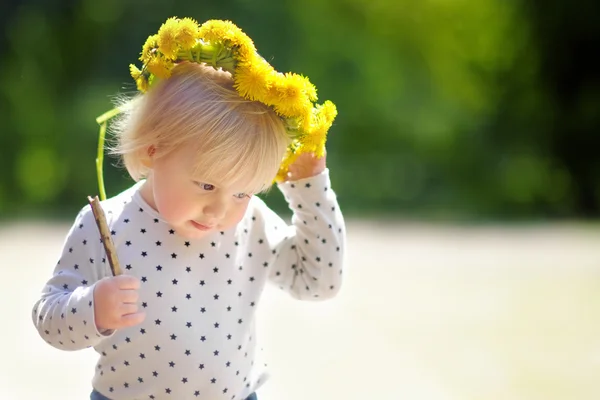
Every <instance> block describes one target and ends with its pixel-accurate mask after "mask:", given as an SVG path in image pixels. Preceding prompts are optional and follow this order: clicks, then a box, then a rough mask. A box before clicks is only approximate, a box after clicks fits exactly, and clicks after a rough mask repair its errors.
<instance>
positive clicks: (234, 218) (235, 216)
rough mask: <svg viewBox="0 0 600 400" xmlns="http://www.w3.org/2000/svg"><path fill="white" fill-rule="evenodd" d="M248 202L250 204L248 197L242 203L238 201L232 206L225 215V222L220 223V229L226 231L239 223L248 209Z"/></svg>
mask: <svg viewBox="0 0 600 400" xmlns="http://www.w3.org/2000/svg"><path fill="white" fill-rule="evenodd" d="M248 204H250V199H246V200H244V201H243V202H242V203H238V204H235V205H234V206H232V207H231V208H230V209H229V211H228V212H227V216H226V217H225V219H224V220H223V222H221V224H219V229H221V230H223V231H224V230H227V229H229V228H231V227H233V226H235V225H237V224H238V223H239V222H240V221H241V220H242V218H244V215H245V214H246V210H247V209H248Z"/></svg>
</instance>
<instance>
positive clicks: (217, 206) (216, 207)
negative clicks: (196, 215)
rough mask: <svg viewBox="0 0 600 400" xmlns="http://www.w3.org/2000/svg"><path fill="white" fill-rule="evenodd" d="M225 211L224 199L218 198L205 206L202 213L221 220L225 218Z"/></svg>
mask: <svg viewBox="0 0 600 400" xmlns="http://www.w3.org/2000/svg"><path fill="white" fill-rule="evenodd" d="M225 210H226V205H225V202H224V201H223V200H222V199H219V198H216V199H214V200H213V201H211V202H210V203H207V204H206V205H205V206H204V209H203V210H202V213H203V214H204V215H205V216H207V217H210V218H213V219H216V220H220V219H222V218H223V217H224V216H225Z"/></svg>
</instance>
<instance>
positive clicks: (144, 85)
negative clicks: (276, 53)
mask: <svg viewBox="0 0 600 400" xmlns="http://www.w3.org/2000/svg"><path fill="white" fill-rule="evenodd" d="M135 84H136V86H137V89H138V90H139V91H140V92H142V93H146V91H147V90H148V86H149V84H148V81H147V80H146V78H145V77H144V76H143V75H141V76H139V77H138V78H137V79H136V80H135Z"/></svg>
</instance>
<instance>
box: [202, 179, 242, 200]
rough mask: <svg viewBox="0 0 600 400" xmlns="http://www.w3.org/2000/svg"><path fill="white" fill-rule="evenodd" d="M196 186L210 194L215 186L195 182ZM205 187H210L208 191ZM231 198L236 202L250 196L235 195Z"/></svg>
mask: <svg viewBox="0 0 600 400" xmlns="http://www.w3.org/2000/svg"><path fill="white" fill-rule="evenodd" d="M196 185H198V186H199V187H200V189H202V190H206V191H207V192H210V191H212V190H214V189H215V185H211V184H210V183H203V182H196ZM206 186H210V189H207V188H206ZM233 197H235V198H236V199H238V200H242V199H244V198H246V197H248V198H249V197H250V196H249V195H248V194H246V193H236V194H234V195H233Z"/></svg>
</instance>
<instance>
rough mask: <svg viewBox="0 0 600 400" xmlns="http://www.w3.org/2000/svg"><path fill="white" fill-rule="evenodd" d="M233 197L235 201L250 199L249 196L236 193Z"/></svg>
mask: <svg viewBox="0 0 600 400" xmlns="http://www.w3.org/2000/svg"><path fill="white" fill-rule="evenodd" d="M233 197H235V198H236V199H240V200H241V199H243V198H245V197H250V196H249V195H248V194H246V193H236V194H234V195H233Z"/></svg>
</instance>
